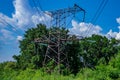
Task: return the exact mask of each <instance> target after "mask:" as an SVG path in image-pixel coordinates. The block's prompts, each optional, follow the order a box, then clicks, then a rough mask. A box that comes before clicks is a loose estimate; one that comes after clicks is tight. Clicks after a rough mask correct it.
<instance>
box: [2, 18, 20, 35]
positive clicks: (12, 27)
mask: <svg viewBox="0 0 120 80" xmlns="http://www.w3.org/2000/svg"><path fill="white" fill-rule="evenodd" d="M0 20H2V21H3V22H2V23H4V24H7V25H8V26H9V27H10V28H11V29H12V30H15V31H16V32H14V33H16V34H17V35H21V33H20V32H19V31H18V30H17V29H16V28H15V27H14V26H13V25H11V24H10V23H8V22H7V21H5V20H4V19H2V18H1V17H0Z"/></svg>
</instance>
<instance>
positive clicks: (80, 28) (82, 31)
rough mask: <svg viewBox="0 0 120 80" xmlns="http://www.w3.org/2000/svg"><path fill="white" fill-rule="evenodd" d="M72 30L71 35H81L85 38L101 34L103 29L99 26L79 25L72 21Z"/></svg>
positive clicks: (82, 23)
mask: <svg viewBox="0 0 120 80" xmlns="http://www.w3.org/2000/svg"><path fill="white" fill-rule="evenodd" d="M72 26H73V27H72V28H70V29H69V30H70V33H71V34H75V35H80V36H83V37H86V36H87V37H88V36H91V35H92V34H100V32H101V31H102V28H101V27H100V26H98V25H93V24H91V23H84V22H81V23H77V22H76V21H74V20H72Z"/></svg>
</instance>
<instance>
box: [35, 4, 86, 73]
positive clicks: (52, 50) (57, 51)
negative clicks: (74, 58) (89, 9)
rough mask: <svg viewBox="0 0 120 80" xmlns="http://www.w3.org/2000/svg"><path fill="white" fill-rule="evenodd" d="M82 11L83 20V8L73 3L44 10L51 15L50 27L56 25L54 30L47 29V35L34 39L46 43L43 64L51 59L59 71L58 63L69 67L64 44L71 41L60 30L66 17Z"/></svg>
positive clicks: (64, 25)
mask: <svg viewBox="0 0 120 80" xmlns="http://www.w3.org/2000/svg"><path fill="white" fill-rule="evenodd" d="M78 12H82V13H83V21H84V18H85V10H84V9H82V8H81V7H79V6H78V5H76V4H74V6H73V7H71V8H64V9H59V10H55V11H49V12H45V13H46V14H48V15H49V16H51V17H52V21H51V27H56V28H55V29H54V30H50V31H49V37H45V36H44V37H43V38H39V39H35V42H36V43H44V44H47V50H46V53H45V56H44V61H43V66H44V67H46V64H47V63H48V62H49V61H53V62H54V65H56V66H58V69H57V71H58V72H59V73H60V71H61V69H60V65H61V64H63V65H64V66H65V67H66V68H69V61H68V57H67V55H68V54H67V53H64V52H65V44H66V43H67V42H71V41H73V39H71V38H69V37H68V34H67V32H62V31H61V29H62V28H65V27H66V23H67V18H68V17H70V16H75V14H76V13H78Z"/></svg>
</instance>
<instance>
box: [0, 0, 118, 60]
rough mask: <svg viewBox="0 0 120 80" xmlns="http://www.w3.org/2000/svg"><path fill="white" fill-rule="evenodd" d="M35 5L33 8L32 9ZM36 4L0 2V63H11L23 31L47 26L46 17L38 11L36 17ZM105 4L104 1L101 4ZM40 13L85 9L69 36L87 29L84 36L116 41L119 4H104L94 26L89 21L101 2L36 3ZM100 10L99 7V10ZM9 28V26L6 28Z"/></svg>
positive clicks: (53, 0)
mask: <svg viewBox="0 0 120 80" xmlns="http://www.w3.org/2000/svg"><path fill="white" fill-rule="evenodd" d="M33 1H35V3H36V5H37V6H35V5H34V3H33ZM36 1H38V0H1V2H0V62H3V61H8V60H13V59H12V56H13V55H18V54H20V53H19V51H20V49H19V40H22V39H23V34H24V31H25V30H27V29H28V28H31V27H35V25H36V24H38V23H42V22H44V21H46V22H47V23H48V24H50V23H49V22H50V19H51V18H50V17H49V16H48V15H46V14H44V13H43V12H42V11H40V12H41V14H42V15H41V16H39V14H38V12H37V11H36V8H35V7H38V9H40V6H39V5H38V2H36ZM104 1H107V0H104ZM39 2H40V4H41V7H42V10H43V11H51V10H56V9H61V8H67V7H72V6H73V5H74V3H76V4H78V5H79V6H80V7H82V8H83V9H85V11H86V18H85V22H79V21H76V20H72V21H71V25H72V26H71V27H69V30H70V32H71V33H72V34H76V35H81V34H84V33H85V32H86V31H87V30H88V28H89V27H91V30H89V31H88V33H89V34H88V36H90V35H92V34H100V35H104V36H106V37H108V38H110V37H114V38H116V39H120V32H119V28H120V27H119V26H120V10H119V8H120V5H119V3H120V1H119V0H108V2H107V4H106V6H105V7H104V8H103V10H102V12H101V14H100V15H99V16H98V17H97V20H96V22H94V21H91V19H92V18H93V17H94V16H95V13H96V11H97V9H98V7H99V6H100V4H101V2H102V0H94V1H92V0H39ZM101 7H102V6H101ZM8 24H10V25H12V26H10V25H8Z"/></svg>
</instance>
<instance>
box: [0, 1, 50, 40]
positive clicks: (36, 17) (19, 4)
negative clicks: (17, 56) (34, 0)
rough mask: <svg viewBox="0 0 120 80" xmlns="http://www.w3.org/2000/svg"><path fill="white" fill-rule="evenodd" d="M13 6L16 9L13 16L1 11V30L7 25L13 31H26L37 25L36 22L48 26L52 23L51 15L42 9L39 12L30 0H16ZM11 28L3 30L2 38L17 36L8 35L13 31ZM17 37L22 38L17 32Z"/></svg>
mask: <svg viewBox="0 0 120 80" xmlns="http://www.w3.org/2000/svg"><path fill="white" fill-rule="evenodd" d="M13 6H14V9H15V11H14V12H13V13H11V14H12V17H9V16H7V15H4V14H3V13H0V18H1V19H0V26H1V27H0V29H1V30H2V29H6V27H9V28H10V29H11V30H13V31H15V30H17V31H19V30H20V31H21V30H22V31H23V32H24V31H25V30H27V29H28V28H31V27H35V26H36V24H39V23H43V24H46V25H47V26H48V25H49V24H50V20H51V17H50V16H48V15H47V14H45V13H43V12H42V11H40V12H39V13H38V12H37V11H36V10H35V9H34V8H32V7H31V6H30V5H29V0H14V1H13ZM8 24H10V25H11V26H13V27H10V25H8ZM10 29H9V30H10ZM11 30H10V31H9V32H7V31H5V30H3V31H1V32H0V34H2V35H3V37H2V38H5V39H6V38H7V37H9V39H12V37H16V36H15V35H12V34H9V36H8V33H10V32H12V31H11ZM14 34H16V33H14ZM16 39H17V40H19V39H21V37H20V35H18V34H17V38H16Z"/></svg>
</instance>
